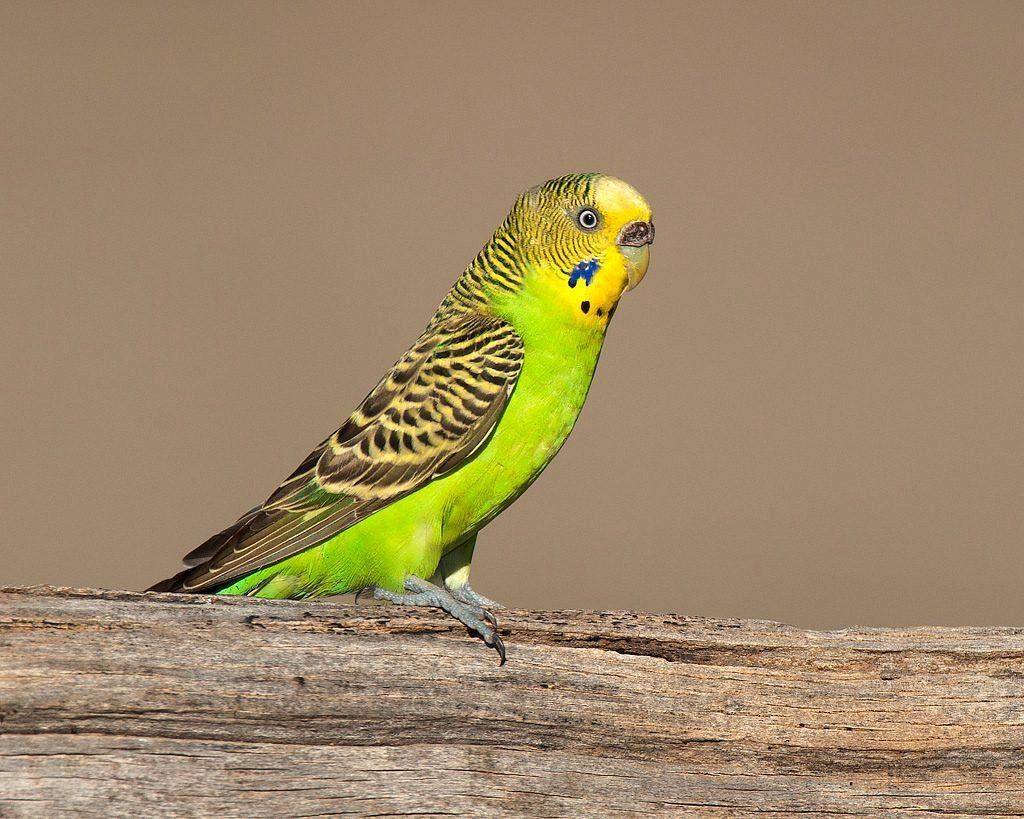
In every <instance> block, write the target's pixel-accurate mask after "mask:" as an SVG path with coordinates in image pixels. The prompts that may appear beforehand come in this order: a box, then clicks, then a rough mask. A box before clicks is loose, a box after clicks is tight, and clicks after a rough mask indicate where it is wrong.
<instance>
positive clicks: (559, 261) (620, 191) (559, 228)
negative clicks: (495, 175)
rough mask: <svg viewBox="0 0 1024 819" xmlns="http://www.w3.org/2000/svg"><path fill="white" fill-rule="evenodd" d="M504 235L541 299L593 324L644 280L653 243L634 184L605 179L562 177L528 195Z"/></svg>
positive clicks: (648, 211)
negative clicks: (594, 319)
mask: <svg viewBox="0 0 1024 819" xmlns="http://www.w3.org/2000/svg"><path fill="white" fill-rule="evenodd" d="M503 228H506V229H507V230H508V233H507V235H508V238H509V240H511V241H512V242H513V243H514V245H515V246H516V248H517V249H518V250H519V252H520V253H521V254H522V257H523V259H524V260H525V262H526V267H527V269H528V270H530V271H531V272H532V275H533V277H534V279H535V284H539V286H540V289H541V290H543V291H544V294H545V298H547V299H549V300H550V299H554V300H555V301H557V302H559V303H561V304H562V305H564V307H565V308H566V309H568V310H570V311H571V312H572V313H573V314H574V315H576V316H578V317H582V316H590V317H591V318H596V319H601V318H605V317H607V316H608V315H609V314H610V313H611V312H612V311H613V310H614V308H615V306H616V304H617V303H618V300H619V297H620V296H621V295H622V294H623V293H624V292H626V291H627V290H632V289H633V288H634V287H636V286H637V285H638V284H639V283H640V281H641V279H643V277H644V274H645V273H646V272H647V266H648V263H649V261H650V247H651V242H652V241H654V225H653V224H652V222H651V208H650V205H648V204H647V202H646V201H645V200H644V198H643V197H642V196H641V195H640V194H639V193H638V192H637V191H636V189H635V188H633V187H632V186H631V185H629V184H627V183H625V182H623V181H622V180H621V179H616V178H615V177H613V176H605V175H603V174H572V175H569V176H561V177H558V178H557V179H552V180H549V181H548V182H544V183H543V184H541V185H537V186H536V187H534V188H531V189H530V190H528V191H526V193H524V194H523V195H522V196H520V197H519V199H518V201H517V202H516V205H515V207H514V208H513V210H512V212H511V213H510V214H509V218H508V219H507V220H506V224H505V225H503ZM500 233H501V232H500V231H499V235H500ZM495 238H496V239H498V236H496V237H495ZM538 279H539V280H540V281H539V282H537V281H536V280H538ZM526 285H527V286H529V285H530V282H529V281H527V282H526Z"/></svg>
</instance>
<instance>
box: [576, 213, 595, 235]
mask: <svg viewBox="0 0 1024 819" xmlns="http://www.w3.org/2000/svg"><path fill="white" fill-rule="evenodd" d="M576 224H577V225H579V226H580V230H587V231H590V230H596V229H597V226H598V225H599V224H601V217H600V216H599V215H598V212H597V211H596V210H594V209H593V208H583V210H581V211H580V212H579V213H577V214H576Z"/></svg>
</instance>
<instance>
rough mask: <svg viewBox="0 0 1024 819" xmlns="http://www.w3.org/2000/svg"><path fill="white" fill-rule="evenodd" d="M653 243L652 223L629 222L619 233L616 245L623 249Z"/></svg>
mask: <svg viewBox="0 0 1024 819" xmlns="http://www.w3.org/2000/svg"><path fill="white" fill-rule="evenodd" d="M653 241H654V224H653V223H652V222H644V221H639V220H638V221H636V222H630V223H629V224H628V225H625V226H624V227H623V228H622V230H620V231H619V238H618V239H616V240H615V243H616V244H617V245H620V246H623V247H643V246H644V245H649V244H650V243H651V242H653Z"/></svg>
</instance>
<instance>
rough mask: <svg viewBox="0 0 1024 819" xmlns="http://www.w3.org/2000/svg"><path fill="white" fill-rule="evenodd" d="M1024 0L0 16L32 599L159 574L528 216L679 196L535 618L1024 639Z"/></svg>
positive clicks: (534, 511)
mask: <svg viewBox="0 0 1024 819" xmlns="http://www.w3.org/2000/svg"><path fill="white" fill-rule="evenodd" d="M1022 30H1024V5H1022V4H1020V3H995V2H973V3H942V2H924V3H915V2H904V3H888V2H886V3H876V2H859V3H824V2H821V3H760V4H753V3H722V2H711V3H675V2H671V3H647V2H636V3H629V4H622V3H605V2H596V0H591V2H586V3H574V4H569V5H565V6H561V7H558V8H555V7H552V6H550V5H549V4H547V3H530V4H505V3H500V4H499V3H494V4H481V3H475V2H473V3H430V4H427V3H423V4H418V3H417V4H414V3H378V2H373V3H322V4H321V3H269V4H268V3H251V2H245V3H232V2H219V3H206V2H197V3H186V2H175V3H155V2H151V3H146V2H130V3H129V2H126V3H111V2H95V3H67V2H62V3H52V4H51V3H44V2H36V1H35V0H33V1H32V2H25V3H15V2H6V3H4V4H3V5H2V6H0V69H2V70H0V111H2V117H0V281H2V294H0V350H2V352H0V356H2V361H0V379H2V398H0V402H2V403H0V452H2V457H3V469H2V470H0V481H2V486H0V491H2V498H3V500H2V502H0V514H2V523H3V529H2V538H0V558H2V562H0V582H2V583H9V584H15V583H19V584H20V583H53V584H65V585H85V586H104V587H121V588H142V587H145V586H146V585H148V584H150V583H152V582H153V581H155V580H157V579H160V578H162V577H164V576H166V575H168V574H169V573H171V572H173V571H175V570H176V569H177V567H178V561H179V558H180V556H181V555H182V554H183V553H184V552H185V551H187V550H188V549H190V548H191V547H192V546H194V545H195V544H197V543H198V542H200V541H202V540H204V539H205V538H206V537H207V536H208V535H209V534H211V533H212V532H213V531H215V530H217V529H220V528H221V527H223V526H224V525H226V524H228V523H229V522H231V521H232V520H234V519H235V518H236V517H237V516H238V515H239V514H240V513H241V512H243V511H245V510H246V509H248V508H249V507H250V506H252V505H253V504H255V503H257V502H259V501H261V500H262V499H263V498H264V497H265V496H266V495H267V494H268V493H269V492H270V491H271V490H272V489H273V488H274V486H276V484H277V483H278V481H280V480H281V479H282V478H283V477H285V476H286V475H287V474H288V473H289V472H290V471H291V470H292V469H293V468H294V467H295V466H296V465H297V464H298V462H299V461H300V460H301V459H302V458H303V457H304V456H305V454H306V453H307V452H308V451H309V450H310V449H311V448H312V447H313V446H314V445H315V444H316V443H318V442H319V441H320V440H321V439H322V438H323V437H324V436H325V435H327V434H328V433H330V432H331V430H333V429H334V428H335V427H336V426H338V425H339V424H340V422H341V421H342V420H343V419H344V418H345V417H346V416H347V415H348V413H349V411H350V410H351V409H352V408H353V407H354V406H355V405H356V403H357V402H358V401H359V400H360V399H361V398H362V397H363V395H364V394H365V393H366V392H367V390H368V389H369V388H370V387H371V386H372V385H373V384H374V382H375V381H376V380H377V378H378V377H379V376H380V374H381V373H382V372H383V371H384V370H385V368H386V367H388V366H389V365H390V364H391V363H392V362H393V361H394V360H395V359H396V358H398V356H399V355H400V354H401V353H402V352H403V351H404V350H405V349H406V347H407V345H408V344H409V343H410V342H411V341H412V340H413V339H414V338H415V337H416V336H417V334H418V333H419V331H420V330H421V329H422V327H423V326H424V325H425V323H426V322H427V320H428V319H429V317H430V315H431V314H432V312H433V309H434V307H435V306H436V304H437V302H438V301H439V300H440V299H441V297H442V295H443V294H444V292H445V290H446V289H447V288H448V287H449V285H450V284H451V283H452V282H453V281H454V279H455V278H456V277H457V276H458V275H459V273H460V272H461V271H462V269H463V268H464V266H465V265H466V263H467V262H468V261H469V260H470V259H471V258H472V257H473V256H474V255H475V253H476V251H477V250H478V249H479V247H480V246H481V244H482V243H483V242H484V241H485V240H486V239H487V238H488V236H490V234H491V231H492V230H493V229H494V227H495V226H496V225H497V223H498V222H499V221H500V220H501V219H502V217H503V216H504V214H505V212H506V211H507V209H508V207H509V205H510V204H511V203H512V201H513V199H514V197H515V196H516V194H517V193H518V192H519V191H521V190H523V189H525V188H527V187H530V186H531V185H533V184H535V183H537V182H540V181H542V180H544V179H546V178H549V177H551V176H556V175H559V174H562V173H565V172H568V171H580V170H598V171H604V172H607V173H612V174H615V175H618V176H621V177H623V178H624V179H626V180H628V181H629V182H631V183H632V184H633V185H635V186H636V187H637V188H638V189H639V190H641V191H642V192H643V193H644V194H645V195H646V197H647V198H648V199H649V201H650V202H651V203H652V205H653V208H654V213H655V217H654V218H655V223H656V225H657V230H658V238H657V241H656V243H655V245H654V249H653V254H652V264H651V269H650V272H649V273H648V276H647V278H646V280H645V281H644V283H643V285H642V286H641V287H640V288H639V289H637V290H636V291H634V292H633V293H630V294H628V296H627V297H626V298H625V300H624V301H623V303H622V305H621V309H620V310H619V311H618V313H617V314H616V317H615V321H614V323H613V325H612V327H611V330H610V333H609V336H608V340H607V344H606V346H605V351H604V355H603V357H602V359H601V364H600V366H599V367H598V373H597V378H596V380H595V384H594V388H593V390H592V392H591V395H590V399H589V401H588V403H587V406H586V408H585V410H584V412H583V415H582V417H581V418H580V421H579V424H578V426H577V428H576V431H575V432H574V434H573V436H572V437H571V438H570V440H569V442H568V444H567V445H566V447H565V448H564V450H563V451H562V454H561V455H559V457H558V458H556V459H555V461H554V463H553V464H552V466H551V467H550V468H549V470H548V471H547V472H546V473H545V474H544V475H543V476H542V477H541V479H540V480H539V481H538V482H537V484H536V485H535V486H534V487H533V488H532V489H531V490H530V491H529V492H528V493H527V494H526V495H525V496H524V497H523V498H522V499H521V500H520V501H519V502H518V503H516V504H515V505H514V506H513V507H512V508H511V509H510V510H509V511H508V512H506V513H505V514H504V515H502V516H501V517H500V518H499V519H498V520H497V521H496V522H495V523H494V524H493V525H491V526H490V527H489V528H488V529H487V530H486V531H485V532H484V533H483V534H482V535H481V538H480V541H479V545H478V547H477V553H476V559H475V562H474V564H473V581H474V585H475V586H476V587H477V588H478V589H480V590H481V591H482V592H484V593H485V594H487V595H489V596H493V597H495V598H497V599H498V600H501V601H503V602H505V603H506V604H510V605H516V606H531V607H543V608H567V607H591V608H638V609H648V610H655V611H662V610H664V611H675V612H681V613H687V614H701V615H722V616H738V617H765V618H772V619H779V620H783V621H789V622H792V623H797V624H801V625H812V626H838V625H843V624H855V623H860V624H896V623H902V624H907V623H926V622H927V623H934V624H944V623H964V624H971V623H974V624H989V623H1004V624H1013V623H1020V622H1021V621H1024V594H1022V592H1021V588H1022V585H1024V549H1022V546H1024V425H1022V418H1024V378H1022V365H1024V264H1022V258H1024V173H1022V168H1024V102H1022V100H1024V94H1022V91H1021V89H1022V85H1024V48H1022V47H1021V32H1022Z"/></svg>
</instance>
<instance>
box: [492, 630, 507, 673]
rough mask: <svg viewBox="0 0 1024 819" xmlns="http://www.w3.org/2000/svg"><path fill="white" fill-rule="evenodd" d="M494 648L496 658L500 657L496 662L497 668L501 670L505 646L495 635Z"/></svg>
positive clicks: (503, 662) (503, 663)
mask: <svg viewBox="0 0 1024 819" xmlns="http://www.w3.org/2000/svg"><path fill="white" fill-rule="evenodd" d="M494 648H495V649H497V651H498V656H499V657H501V660H500V661H499V662H498V668H501V667H502V666H503V665H505V644H504V643H503V642H502V641H501V637H499V636H498V635H497V634H495V635H494Z"/></svg>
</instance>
